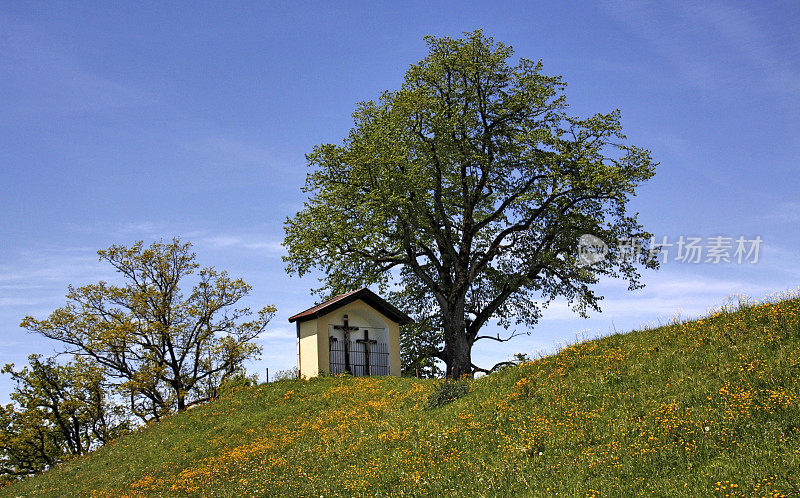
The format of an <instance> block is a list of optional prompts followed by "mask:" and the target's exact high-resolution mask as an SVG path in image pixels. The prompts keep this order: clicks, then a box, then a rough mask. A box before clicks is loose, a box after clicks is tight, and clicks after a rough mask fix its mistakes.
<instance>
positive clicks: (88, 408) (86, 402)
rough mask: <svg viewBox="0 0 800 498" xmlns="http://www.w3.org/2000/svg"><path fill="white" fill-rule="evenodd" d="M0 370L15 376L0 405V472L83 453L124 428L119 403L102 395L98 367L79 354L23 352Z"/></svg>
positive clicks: (37, 467) (17, 472)
mask: <svg viewBox="0 0 800 498" xmlns="http://www.w3.org/2000/svg"><path fill="white" fill-rule="evenodd" d="M2 373H7V374H10V375H11V377H12V379H14V380H15V381H16V387H15V389H14V391H13V392H12V393H11V399H12V400H13V401H14V403H12V404H9V405H6V406H4V407H3V406H0V477H1V476H5V477H11V476H25V475H30V474H34V473H37V472H40V471H42V470H45V469H47V468H49V467H52V466H53V465H56V464H58V463H59V462H61V461H63V460H64V459H65V458H67V457H70V456H77V455H83V454H86V453H88V452H89V451H92V450H94V449H95V448H97V447H98V446H100V445H102V444H105V443H106V442H108V441H110V440H112V439H115V438H117V437H119V436H121V435H122V434H124V433H125V432H127V431H128V429H129V424H128V422H127V420H126V419H125V417H124V414H123V410H122V409H121V407H119V406H117V405H115V404H114V403H113V402H112V401H111V400H110V399H109V398H108V396H107V395H106V382H105V376H104V373H103V370H102V368H100V367H99V366H98V365H97V364H95V363H93V362H90V361H87V360H85V359H83V358H75V359H74V360H73V361H72V362H70V363H67V364H65V365H59V364H58V363H56V362H55V360H53V359H52V358H49V359H47V360H44V361H43V360H42V359H41V357H40V356H38V355H31V356H30V357H29V365H28V366H26V367H24V368H23V369H22V370H15V369H14V365H13V364H9V365H6V366H5V367H4V368H3V369H2Z"/></svg>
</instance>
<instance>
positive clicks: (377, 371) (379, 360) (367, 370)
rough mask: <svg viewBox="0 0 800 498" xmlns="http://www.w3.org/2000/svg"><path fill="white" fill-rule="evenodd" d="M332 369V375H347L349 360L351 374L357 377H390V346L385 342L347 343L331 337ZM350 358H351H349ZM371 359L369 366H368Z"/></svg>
mask: <svg viewBox="0 0 800 498" xmlns="http://www.w3.org/2000/svg"><path fill="white" fill-rule="evenodd" d="M329 341H330V369H331V373H332V374H341V373H345V372H346V371H347V370H348V369H347V366H348V365H347V360H348V359H349V361H350V365H349V366H350V373H352V374H353V375H355V376H356V377H363V376H368V375H389V346H388V345H387V344H386V343H383V342H376V343H374V344H365V343H364V342H363V341H352V340H351V341H348V347H347V351H345V341H343V340H341V339H337V338H336V337H330V338H329ZM367 348H369V349H367ZM348 357H349V358H348ZM367 359H369V365H367Z"/></svg>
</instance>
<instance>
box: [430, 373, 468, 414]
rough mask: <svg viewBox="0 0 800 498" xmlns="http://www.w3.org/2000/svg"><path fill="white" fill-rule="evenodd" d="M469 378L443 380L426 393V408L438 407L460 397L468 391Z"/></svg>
mask: <svg viewBox="0 0 800 498" xmlns="http://www.w3.org/2000/svg"><path fill="white" fill-rule="evenodd" d="M469 385H470V380H469V379H464V380H444V381H442V382H440V383H439V384H438V385H437V386H436V388H435V389H434V390H433V391H432V392H431V393H430V394H429V395H428V402H427V404H426V408H427V409H428V410H431V409H433V408H439V407H440V406H444V405H446V404H448V403H451V402H453V401H455V400H457V399H459V398H462V397H463V396H465V395H466V394H467V393H468V392H469Z"/></svg>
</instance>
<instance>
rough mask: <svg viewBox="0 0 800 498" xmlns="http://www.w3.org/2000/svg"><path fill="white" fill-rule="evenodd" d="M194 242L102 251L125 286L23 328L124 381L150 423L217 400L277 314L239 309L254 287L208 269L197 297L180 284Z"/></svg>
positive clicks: (73, 300)
mask: <svg viewBox="0 0 800 498" xmlns="http://www.w3.org/2000/svg"><path fill="white" fill-rule="evenodd" d="M190 249H191V244H189V243H181V242H180V240H178V239H174V240H173V241H172V242H171V243H162V242H158V243H154V244H152V245H151V246H150V247H147V248H145V247H143V243H142V242H137V243H136V244H134V245H133V246H132V247H123V246H116V245H115V246H111V247H110V248H109V249H108V250H101V251H98V254H99V256H100V260H102V261H106V262H108V263H110V264H111V265H112V266H113V267H114V268H115V269H116V270H117V272H119V273H120V274H121V275H122V277H123V279H124V281H125V284H124V285H121V286H117V285H112V284H109V283H107V282H102V281H101V282H99V283H97V284H92V285H87V286H84V287H79V288H77V289H76V288H73V287H71V286H70V288H69V293H68V294H67V300H68V304H67V305H66V306H64V307H62V308H59V309H57V310H56V311H54V312H53V313H52V314H51V315H50V316H49V317H48V318H47V319H45V320H36V319H35V318H33V317H30V316H28V317H26V318H25V319H24V320H23V322H22V326H23V327H25V328H27V329H28V330H31V331H33V332H37V333H39V334H42V335H44V336H45V337H49V338H51V339H55V340H57V341H60V342H62V343H64V344H66V345H67V346H68V351H69V352H72V353H75V354H78V355H82V356H86V357H89V358H92V359H93V360H94V361H96V362H97V363H98V364H99V365H102V366H103V367H104V368H105V369H106V371H107V372H108V374H109V376H110V377H112V378H114V379H116V380H117V385H118V387H119V388H120V391H121V392H122V393H123V394H124V396H125V397H126V398H127V399H128V403H129V405H130V409H131V411H132V412H133V413H134V414H136V415H137V416H138V417H140V418H141V419H143V420H145V421H147V420H151V419H156V420H158V419H159V418H160V417H161V416H162V415H164V414H165V413H168V412H169V411H171V410H174V409H177V410H178V411H181V410H184V409H186V408H187V407H188V406H191V405H192V404H196V403H200V402H203V401H206V400H208V399H211V398H213V397H215V396H216V395H217V390H218V388H219V386H220V384H221V383H222V382H224V381H225V380H226V379H228V378H229V377H230V376H232V375H234V374H235V373H236V372H238V371H240V370H241V368H242V363H243V362H244V360H246V359H248V358H252V357H254V356H257V355H258V354H259V353H260V351H261V348H260V347H259V346H257V345H256V344H254V343H253V342H252V341H253V340H254V339H255V338H256V336H258V334H259V333H261V331H263V330H264V328H265V327H266V325H267V323H269V321H270V319H271V318H272V316H273V315H274V313H275V308H274V307H273V306H267V307H264V308H263V309H261V310H260V311H259V312H258V315H257V316H256V317H255V318H254V319H252V320H247V318H248V317H250V316H251V315H252V312H251V311H250V309H248V308H241V309H239V308H235V305H236V303H237V302H238V301H239V300H240V299H242V298H243V297H245V296H246V295H247V294H248V293H249V292H250V290H251V287H250V286H249V285H247V284H246V283H244V281H242V280H241V279H231V278H230V277H228V274H227V273H226V272H219V271H217V270H215V269H213V268H204V269H202V270H200V271H199V272H198V278H197V282H196V285H194V287H193V288H192V290H191V292H190V293H189V295H188V296H185V295H184V294H182V293H181V289H180V284H182V283H184V280H185V279H186V277H188V276H189V275H192V274H194V273H195V272H196V270H197V269H198V266H199V265H198V264H197V263H196V262H195V254H194V253H192V252H191V251H190Z"/></svg>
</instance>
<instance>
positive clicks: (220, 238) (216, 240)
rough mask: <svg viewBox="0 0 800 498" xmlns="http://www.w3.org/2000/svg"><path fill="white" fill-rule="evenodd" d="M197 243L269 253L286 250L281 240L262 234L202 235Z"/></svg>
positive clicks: (280, 252)
mask: <svg viewBox="0 0 800 498" xmlns="http://www.w3.org/2000/svg"><path fill="white" fill-rule="evenodd" d="M197 243H198V245H205V246H207V247H210V248H212V249H250V250H259V251H265V252H266V253H268V254H282V253H283V252H284V249H283V246H281V244H280V242H276V241H274V240H269V239H266V238H263V237H260V236H249V235H248V236H245V235H216V236H207V237H201V238H199V239H198V240H197Z"/></svg>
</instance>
